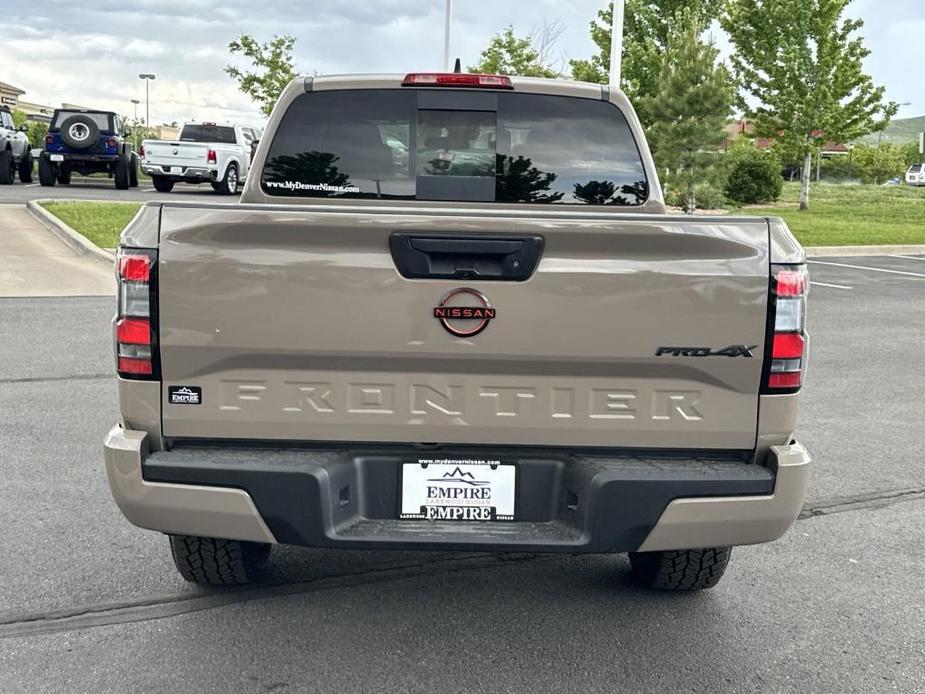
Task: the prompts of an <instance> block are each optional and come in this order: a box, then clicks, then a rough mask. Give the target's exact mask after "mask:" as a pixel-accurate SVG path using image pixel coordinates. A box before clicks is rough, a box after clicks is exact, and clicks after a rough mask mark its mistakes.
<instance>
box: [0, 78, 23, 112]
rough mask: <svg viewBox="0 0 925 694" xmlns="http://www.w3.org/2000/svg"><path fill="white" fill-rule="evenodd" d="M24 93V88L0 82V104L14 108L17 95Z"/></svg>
mask: <svg viewBox="0 0 925 694" xmlns="http://www.w3.org/2000/svg"><path fill="white" fill-rule="evenodd" d="M25 93H26V92H25V90H23V89H20V88H19V87H14V86H13V85H12V84H7V83H6V82H0V106H9V107H10V108H11V109H13V108H16V104H17V102H18V101H19V97H20V96H22V95H23V94H25Z"/></svg>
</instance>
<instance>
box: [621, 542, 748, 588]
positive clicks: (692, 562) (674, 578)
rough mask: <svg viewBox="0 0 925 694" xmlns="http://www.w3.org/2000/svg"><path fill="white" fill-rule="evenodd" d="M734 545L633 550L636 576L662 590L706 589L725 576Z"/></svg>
mask: <svg viewBox="0 0 925 694" xmlns="http://www.w3.org/2000/svg"><path fill="white" fill-rule="evenodd" d="M731 555H732V547H711V548H708V549H681V550H670V551H665V552H630V566H631V571H632V575H633V578H634V579H635V581H636V582H637V583H639V584H640V585H644V586H646V587H647V588H657V589H659V590H705V589H707V588H712V587H713V586H715V585H716V584H717V583H719V579H721V578H722V577H723V573H725V571H726V567H727V566H728V565H729V557H730V556H731Z"/></svg>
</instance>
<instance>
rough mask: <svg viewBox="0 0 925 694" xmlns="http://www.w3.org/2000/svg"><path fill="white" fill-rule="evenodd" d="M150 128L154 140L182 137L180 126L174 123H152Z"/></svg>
mask: <svg viewBox="0 0 925 694" xmlns="http://www.w3.org/2000/svg"><path fill="white" fill-rule="evenodd" d="M149 130H150V131H151V134H152V135H153V138H152V139H154V140H176V139H177V138H178V137H180V128H178V127H175V126H173V125H152V126H151V127H150V128H149Z"/></svg>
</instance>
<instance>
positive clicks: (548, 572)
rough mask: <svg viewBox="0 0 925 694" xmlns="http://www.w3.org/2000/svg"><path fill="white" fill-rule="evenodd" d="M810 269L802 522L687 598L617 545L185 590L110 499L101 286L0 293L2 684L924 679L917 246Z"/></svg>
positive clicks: (841, 683)
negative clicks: (68, 291)
mask: <svg viewBox="0 0 925 694" xmlns="http://www.w3.org/2000/svg"><path fill="white" fill-rule="evenodd" d="M17 187H19V186H17ZM45 190H47V189H45ZM52 190H58V189H52ZM43 192H44V191H43ZM68 192H69V193H72V190H69V191H68ZM209 192H210V193H211V191H209ZM810 272H811V275H812V281H813V287H812V293H811V304H810V331H811V334H812V347H811V349H812V352H811V365H810V371H809V374H808V383H807V386H806V388H805V391H804V395H803V398H802V401H801V413H800V422H799V430H798V433H797V435H798V438H799V439H800V440H801V441H802V442H803V443H805V444H806V445H807V446H808V447H809V449H810V451H811V452H812V453H813V455H814V458H815V462H814V470H813V479H812V485H811V490H810V493H809V497H808V499H807V503H806V508H805V511H804V514H803V518H802V519H801V520H800V521H798V523H797V524H796V526H795V527H794V528H793V529H792V530H791V531H790V533H789V534H788V535H787V536H785V537H784V538H783V539H782V540H780V541H778V542H776V543H773V544H770V545H765V546H759V547H750V548H740V549H737V550H735V552H734V554H733V561H732V564H731V566H730V569H729V571H728V572H727V574H726V577H725V579H724V580H723V582H721V584H720V585H719V587H717V588H716V589H714V590H712V591H708V592H705V593H701V594H696V595H673V594H660V593H651V592H645V591H642V590H639V589H637V588H635V587H634V586H632V585H631V584H630V583H629V582H628V581H627V575H628V571H627V562H626V560H625V558H623V557H620V556H615V557H608V556H583V557H570V556H544V555H501V556H498V555H485V554H461V553H439V554H426V553H410V552H401V553H399V552H390V553H371V552H353V551H350V552H347V551H340V552H335V551H327V550H298V549H289V548H280V549H278V550H275V552H274V556H273V570H272V574H271V576H270V577H269V578H268V581H267V582H266V583H264V584H262V585H259V586H257V587H254V588H247V589H243V590H236V591H221V592H216V591H209V590H204V589H201V588H196V587H192V586H190V585H189V584H186V583H184V582H183V581H182V579H180V578H179V576H178V575H177V574H176V572H175V571H174V569H173V566H172V563H171V561H170V557H169V551H168V547H167V542H166V540H165V539H164V538H163V537H161V536H158V535H156V534H154V533H151V532H146V531H142V530H138V529H136V528H134V527H132V526H130V525H129V524H128V523H127V522H125V521H124V520H123V518H122V517H121V515H120V514H119V512H118V510H117V509H116V507H115V505H114V504H113V502H112V501H111V498H110V495H109V491H108V487H107V484H106V479H105V473H104V470H103V461H102V453H101V441H102V438H103V435H104V433H105V432H106V431H107V430H108V429H109V427H110V426H111V424H112V423H113V422H114V421H116V419H117V415H118V407H117V402H116V389H115V383H114V380H113V377H112V363H111V362H112V357H111V344H110V340H111V337H110V332H109V330H110V329H109V320H110V318H111V315H112V312H113V300H112V298H111V297H55V298H0V326H2V331H3V338H2V340H0V414H2V417H0V475H2V478H0V479H2V480H3V482H2V484H0V547H2V557H3V561H2V562H0V691H3V692H21V691H22V692H46V691H47V692H57V691H69V692H110V691H112V692H124V691H187V690H191V689H194V688H195V690H197V691H201V692H211V691H215V692H229V691H241V692H252V691H253V692H260V691H274V692H290V691H292V692H295V691H396V692H399V691H400V692H418V691H420V692H431V691H457V690H483V691H498V692H502V691H503V692H519V691H525V692H536V691H631V692H642V691H653V692H654V691H658V692H664V691H698V692H699V691H736V692H744V691H762V692H764V691H801V692H813V691H836V690H838V691H845V692H872V691H877V692H882V691H898V692H914V691H925V599H923V593H925V591H923V588H925V578H923V577H925V552H922V547H923V546H925V454H923V453H922V450H921V442H922V439H923V435H925V418H923V415H922V404H921V398H922V393H923V392H925V356H923V352H922V350H921V345H922V344H925V257H905V258H902V257H853V258H822V259H818V260H816V261H813V262H812V263H811V265H810ZM51 664H53V667H52V666H51Z"/></svg>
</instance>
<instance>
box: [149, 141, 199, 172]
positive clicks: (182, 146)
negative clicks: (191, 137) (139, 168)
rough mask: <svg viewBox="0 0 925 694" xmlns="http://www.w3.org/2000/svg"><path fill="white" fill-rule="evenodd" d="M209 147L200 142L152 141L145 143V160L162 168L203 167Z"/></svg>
mask: <svg viewBox="0 0 925 694" xmlns="http://www.w3.org/2000/svg"><path fill="white" fill-rule="evenodd" d="M208 153H209V146H208V145H206V144H202V143H200V142H167V141H166V140H154V141H151V142H146V143H145V160H146V161H149V162H151V163H153V164H160V165H164V166H205V165H206V156H207V155H208Z"/></svg>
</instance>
